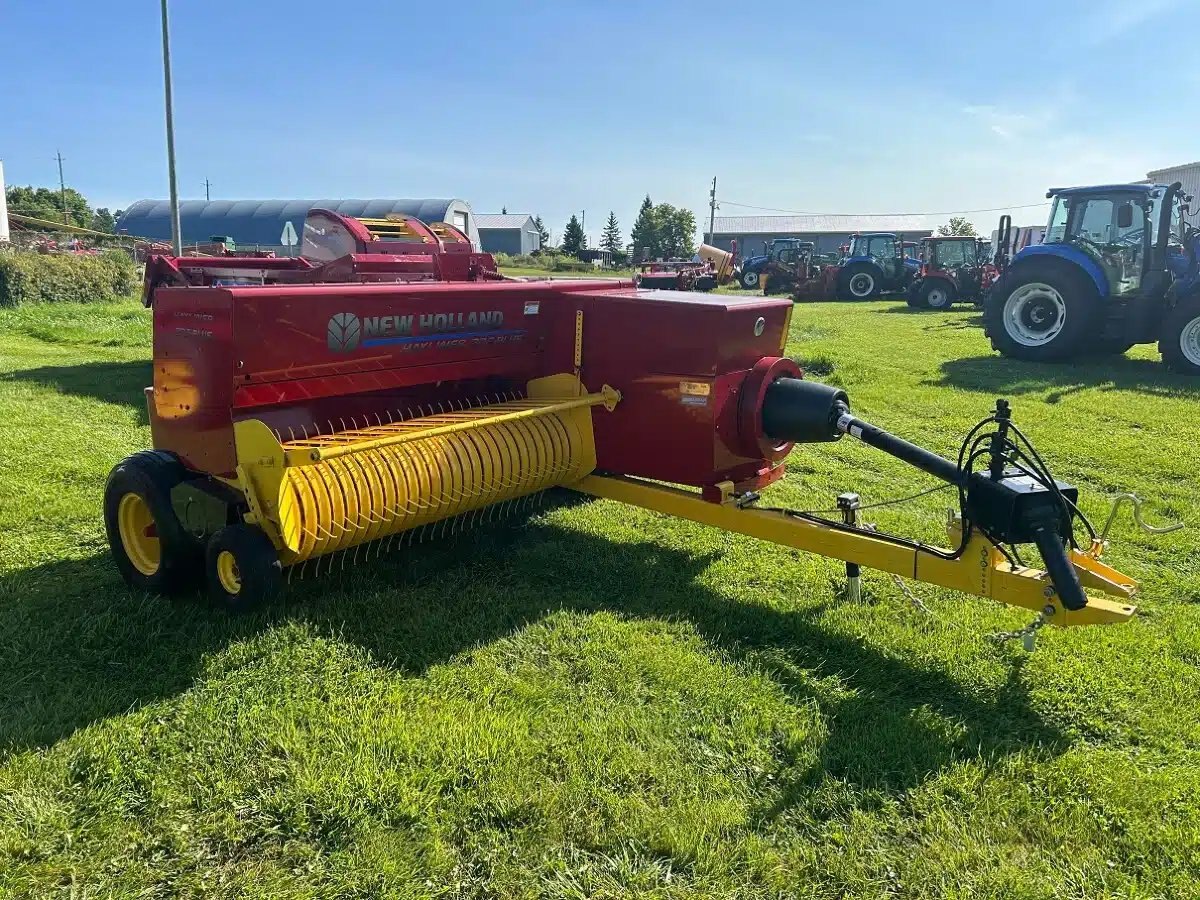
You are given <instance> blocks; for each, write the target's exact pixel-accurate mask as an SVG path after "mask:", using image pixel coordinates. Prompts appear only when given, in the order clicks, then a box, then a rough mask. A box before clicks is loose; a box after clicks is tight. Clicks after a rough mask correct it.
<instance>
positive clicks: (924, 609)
mask: <svg viewBox="0 0 1200 900" xmlns="http://www.w3.org/2000/svg"><path fill="white" fill-rule="evenodd" d="M859 527H861V528H862V529H863V531H878V530H879V526H878V525H876V524H875V523H874V522H864V523H863V524H862V525H861V526H859ZM889 574H891V576H892V581H894V582H896V587H898V588H900V592H901V593H902V594H904V596H905V597H907V598H908V602H909V603H911V604H912V608H913V609H915V610H916V611H917V612H919V613H922V614H923V615H926V616H929V618H931V619H936V618H937V616H936V615H935V614H934V612H933V610H932V609H930V608H929V607H928V606H926V605H925V601H924V600H922V599H921V598H920V597H918V596H917V595H916V594H914V593H913V591H912V588H910V587H909V586H908V585H907V584H906V583H905V581H904V579H903V578H901V577H900V576H899V575H896V574H895V573H889Z"/></svg>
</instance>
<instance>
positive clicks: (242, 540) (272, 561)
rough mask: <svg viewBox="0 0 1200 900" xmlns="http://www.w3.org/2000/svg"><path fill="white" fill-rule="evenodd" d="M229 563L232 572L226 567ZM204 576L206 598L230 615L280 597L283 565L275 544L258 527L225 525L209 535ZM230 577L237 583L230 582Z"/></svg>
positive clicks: (241, 524)
mask: <svg viewBox="0 0 1200 900" xmlns="http://www.w3.org/2000/svg"><path fill="white" fill-rule="evenodd" d="M230 563H231V564H232V572H231V573H230V572H229V571H228V570H227V569H226V568H225V567H226V566H228V565H229V564H230ZM223 570H224V571H223ZM204 575H205V580H206V581H207V582H208V596H209V597H210V598H211V599H212V601H213V602H214V603H215V604H217V605H218V606H220V607H221V608H222V609H225V610H227V611H228V612H231V613H244V612H248V611H249V610H251V609H254V608H256V607H258V606H261V605H262V604H264V603H267V602H269V601H271V600H273V599H275V598H276V597H277V596H279V592H280V591H281V590H282V588H283V566H282V565H281V564H280V562H279V554H278V553H277V552H276V550H275V545H274V544H272V543H271V539H270V538H269V537H267V536H266V534H265V533H264V532H263V530H262V529H261V528H256V527H255V526H253V525H246V524H244V523H238V524H236V525H227V526H225V527H224V528H222V529H221V530H220V531H218V532H217V533H216V534H214V535H213V536H212V538H211V539H210V540H209V542H208V549H207V551H206V552H205V559H204ZM230 575H232V581H233V582H236V583H231V580H230V577H229V576H230Z"/></svg>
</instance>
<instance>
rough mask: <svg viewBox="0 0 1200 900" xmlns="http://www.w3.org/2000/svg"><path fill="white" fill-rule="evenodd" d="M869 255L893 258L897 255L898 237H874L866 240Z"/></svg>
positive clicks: (879, 257) (878, 257)
mask: <svg viewBox="0 0 1200 900" xmlns="http://www.w3.org/2000/svg"><path fill="white" fill-rule="evenodd" d="M865 243H866V245H867V247H866V250H867V255H868V256H874V257H875V258H877V259H891V258H892V257H893V256H895V255H896V239H895V238H894V237H873V238H868V239H867V240H866V241H865Z"/></svg>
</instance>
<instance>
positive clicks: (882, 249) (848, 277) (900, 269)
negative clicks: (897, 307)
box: [837, 232, 921, 300]
mask: <svg viewBox="0 0 1200 900" xmlns="http://www.w3.org/2000/svg"><path fill="white" fill-rule="evenodd" d="M909 247H911V248H913V252H912V255H911V256H910V255H908V253H907V252H906V250H907V248H909ZM915 251H916V244H913V243H911V242H910V243H905V242H904V241H902V240H901V239H900V238H898V237H897V236H896V235H894V234H882V233H878V232H876V233H872V234H856V235H853V236H852V237H851V238H850V249H849V250H848V251H847V253H846V256H845V258H844V259H843V260H842V262H841V272H840V273H839V275H838V280H837V293H838V297H839V298H841V299H843V300H870V299H871V298H873V297H877V296H879V295H880V294H893V293H899V292H902V291H906V290H908V285H909V282H911V281H912V279H913V277H914V276H915V275H916V274H917V273H918V272H919V271H920V269H921V263H920V260H918V259H917V258H916V252H915Z"/></svg>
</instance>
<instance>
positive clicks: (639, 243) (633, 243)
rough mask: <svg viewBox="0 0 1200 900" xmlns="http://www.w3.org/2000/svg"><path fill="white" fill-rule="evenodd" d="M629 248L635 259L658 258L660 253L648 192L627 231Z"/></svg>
mask: <svg viewBox="0 0 1200 900" xmlns="http://www.w3.org/2000/svg"><path fill="white" fill-rule="evenodd" d="M629 248H630V250H631V251H632V252H633V258H634V260H635V261H642V260H647V259H658V257H660V256H661V255H662V241H661V239H660V237H659V227H658V219H657V217H656V215H655V208H654V204H653V203H652V202H651V201H650V195H649V194H647V195H646V199H645V200H643V201H642V206H641V208H640V209H639V210H638V214H637V219H635V220H634V223H633V229H632V230H631V231H630V232H629Z"/></svg>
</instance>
